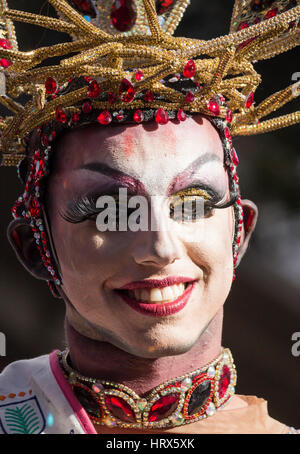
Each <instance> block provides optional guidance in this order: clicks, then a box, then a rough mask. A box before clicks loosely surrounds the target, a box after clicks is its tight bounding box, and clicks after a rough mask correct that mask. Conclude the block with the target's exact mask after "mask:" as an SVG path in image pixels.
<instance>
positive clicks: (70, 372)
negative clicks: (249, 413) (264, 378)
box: [58, 348, 237, 429]
mask: <svg viewBox="0 0 300 454" xmlns="http://www.w3.org/2000/svg"><path fill="white" fill-rule="evenodd" d="M58 357H59V363H60V365H61V368H62V370H63V372H64V375H65V377H66V379H67V380H68V382H69V384H70V385H71V387H72V389H73V392H74V394H75V395H76V397H77V398H78V400H79V401H80V403H81V404H82V406H83V407H84V409H85V410H86V412H87V413H88V415H89V417H90V418H91V420H92V422H93V423H95V424H99V425H103V426H110V427H112V426H119V427H123V428H139V429H141V428H142V429H155V428H171V427H175V426H180V425H185V424H190V423H193V422H195V421H199V420H201V419H204V418H207V417H208V416H211V415H213V414H214V413H215V412H216V411H217V410H219V409H220V408H222V407H224V406H225V405H226V404H227V403H228V402H229V401H230V399H231V398H232V396H233V395H234V392H235V385H236V378H237V376H236V368H235V365H234V363H233V358H232V354H231V351H230V350H229V349H228V348H222V351H221V353H220V355H219V356H218V357H217V358H216V359H214V360H213V361H211V362H210V363H208V364H206V365H205V366H204V367H201V368H199V369H196V370H194V371H192V372H189V373H187V374H184V375H181V376H179V377H176V378H173V379H171V380H168V381H166V382H164V383H161V384H160V385H158V386H156V387H155V388H153V389H152V390H151V391H150V392H149V393H148V394H147V396H146V397H140V396H139V395H138V394H136V393H135V392H134V391H132V389H130V388H128V387H127V386H125V385H123V384H121V383H116V382H111V381H107V380H100V379H96V378H90V377H85V376H83V375H80V374H79V373H78V372H76V371H75V370H74V369H72V368H71V366H70V365H69V358H68V357H69V350H68V349H66V350H64V351H63V352H59V353H58Z"/></svg>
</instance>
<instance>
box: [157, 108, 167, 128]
mask: <svg viewBox="0 0 300 454" xmlns="http://www.w3.org/2000/svg"><path fill="white" fill-rule="evenodd" d="M155 121H156V123H158V124H160V125H166V124H167V123H168V121H169V115H168V114H167V112H166V111H165V110H164V109H161V108H160V109H158V110H157V112H156V115H155Z"/></svg>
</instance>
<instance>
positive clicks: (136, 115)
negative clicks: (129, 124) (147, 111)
mask: <svg viewBox="0 0 300 454" xmlns="http://www.w3.org/2000/svg"><path fill="white" fill-rule="evenodd" d="M133 119H134V121H135V122H136V123H141V122H142V121H144V114H143V112H142V111H141V110H136V111H135V112H134V115H133Z"/></svg>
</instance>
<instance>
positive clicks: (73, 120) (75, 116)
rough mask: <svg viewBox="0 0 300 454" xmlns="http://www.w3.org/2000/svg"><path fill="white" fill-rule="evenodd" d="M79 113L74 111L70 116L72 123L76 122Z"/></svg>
mask: <svg viewBox="0 0 300 454" xmlns="http://www.w3.org/2000/svg"><path fill="white" fill-rule="evenodd" d="M79 118H80V115H79V113H78V112H75V113H74V115H73V117H72V123H78V122H79Z"/></svg>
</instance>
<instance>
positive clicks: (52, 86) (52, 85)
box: [45, 77, 57, 95]
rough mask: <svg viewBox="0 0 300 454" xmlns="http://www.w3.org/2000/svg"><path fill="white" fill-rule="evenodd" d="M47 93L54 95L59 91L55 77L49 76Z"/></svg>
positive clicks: (46, 86) (46, 84)
mask: <svg viewBox="0 0 300 454" xmlns="http://www.w3.org/2000/svg"><path fill="white" fill-rule="evenodd" d="M45 88H46V93H47V94H48V95H53V94H54V93H56V92H57V82H56V80H55V79H53V77H48V79H47V80H46V82H45Z"/></svg>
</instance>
